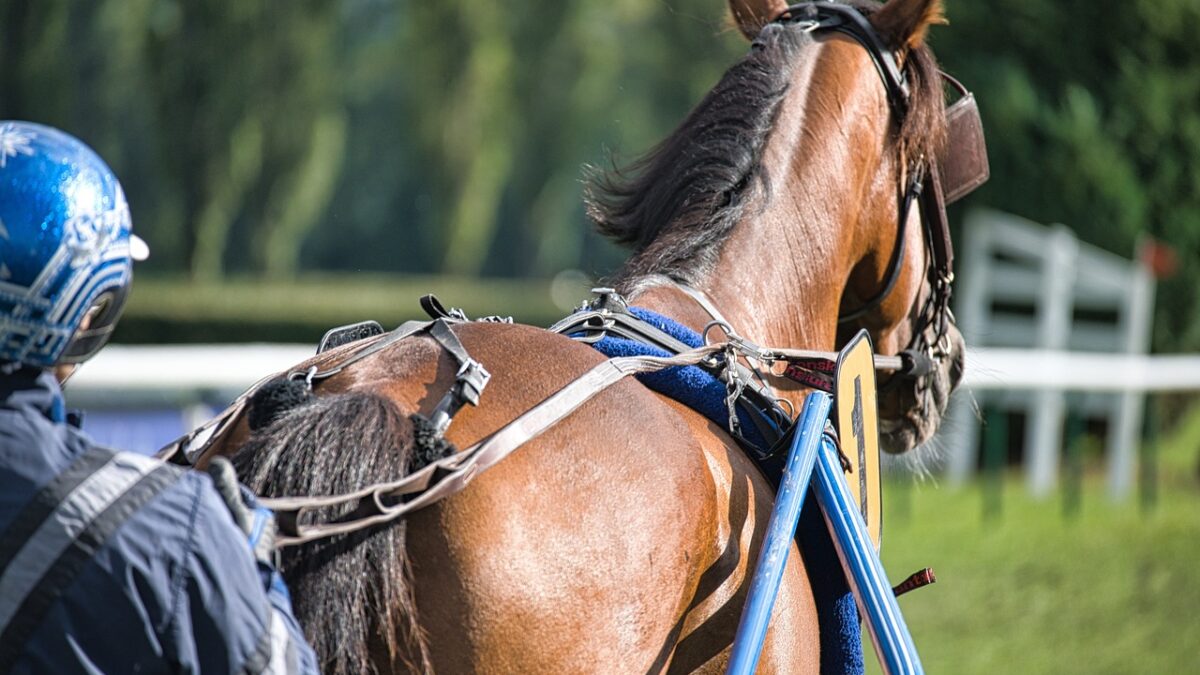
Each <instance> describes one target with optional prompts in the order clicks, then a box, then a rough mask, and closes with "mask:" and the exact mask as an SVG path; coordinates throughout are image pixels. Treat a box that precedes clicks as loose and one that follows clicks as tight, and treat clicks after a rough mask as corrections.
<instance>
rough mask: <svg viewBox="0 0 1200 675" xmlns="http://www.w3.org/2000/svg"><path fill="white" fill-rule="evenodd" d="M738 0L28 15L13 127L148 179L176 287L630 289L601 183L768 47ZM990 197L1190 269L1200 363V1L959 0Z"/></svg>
mask: <svg viewBox="0 0 1200 675" xmlns="http://www.w3.org/2000/svg"><path fill="white" fill-rule="evenodd" d="M725 11H726V10H725V3H724V1H723V0H653V1H651V0H555V1H551V0H511V1H510V2H508V3H507V4H504V5H499V4H495V3H492V4H482V5H481V4H478V3H468V2H466V1H465V0H443V1H441V2H420V1H418V0H292V1H287V0H238V1H237V2H233V1H231V0H186V1H185V0H95V1H94V2H90V3H83V2H73V1H71V0H38V1H37V2H31V1H29V0H0V116H3V117H18V118H25V119H33V120H37V121H42V122H45V123H48V124H53V125H56V126H60V127H63V128H65V129H67V130H69V131H71V132H73V133H75V134H77V135H79V136H81V137H82V138H83V139H84V140H86V141H88V142H89V143H91V144H92V145H94V146H95V147H96V148H97V149H98V150H99V151H100V152H101V153H102V154H103V155H104V157H105V158H106V159H108V160H109V162H110V163H111V164H113V166H114V168H115V169H116V170H117V171H118V173H119V175H121V176H122V180H123V182H124V184H125V186H126V190H127V193H128V195H129V199H130V205H131V207H132V208H133V211H134V220H135V226H136V227H137V228H138V230H139V231H140V232H142V233H143V234H145V235H146V236H147V238H148V239H149V241H150V243H151V244H152V246H153V248H154V256H153V257H152V259H151V261H150V269H152V270H159V271H184V270H186V272H187V273H188V274H190V275H191V276H193V277H195V278H215V277H219V276H221V275H223V274H226V273H227V272H228V271H234V272H249V273H252V274H260V275H272V276H287V275H290V274H292V273H294V272H295V271H296V270H297V269H298V268H301V267H304V268H319V269H335V270H386V271H393V272H430V273H436V272H455V273H460V274H478V273H484V274H489V275H506V276H517V275H530V274H535V275H550V274H554V273H556V272H558V271H559V270H561V269H564V268H571V267H578V268H583V269H585V270H586V271H588V272H590V273H593V274H603V273H605V272H607V271H608V270H610V269H612V267H613V266H615V265H616V264H617V263H618V262H619V260H620V258H621V256H622V253H621V252H619V251H617V250H616V249H615V248H613V247H612V246H609V245H607V244H605V243H603V242H602V241H601V240H600V239H599V238H598V237H597V236H596V235H595V234H594V233H592V232H591V231H590V230H589V229H588V227H587V226H586V224H585V223H584V219H583V215H582V209H581V205H580V202H581V200H580V193H581V189H582V185H581V177H582V174H581V171H580V167H581V166H582V165H584V164H585V163H590V164H594V165H599V166H606V165H607V164H608V162H609V160H610V156H609V155H610V153H611V154H614V155H616V156H619V157H620V158H621V159H628V158H629V157H631V156H632V155H635V154H638V153H640V152H643V151H645V150H646V149H648V148H649V147H650V146H651V145H652V144H653V143H654V142H655V141H657V140H659V139H661V138H662V137H664V136H665V135H666V134H667V133H668V132H669V131H670V129H671V127H672V126H673V125H675V124H677V123H678V122H679V120H681V119H682V118H683V117H684V115H685V114H686V111H687V110H688V109H689V108H690V107H691V106H692V105H694V104H695V102H696V101H698V100H699V98H700V97H701V96H702V95H703V93H704V91H705V90H707V89H708V88H709V87H710V86H711V85H712V84H713V83H714V82H715V81H716V80H717V78H718V77H719V76H720V74H721V72H722V71H723V69H724V68H726V67H728V66H729V65H730V64H731V63H733V61H734V60H735V59H737V58H738V57H739V56H740V55H741V54H742V53H744V51H745V49H746V45H745V42H744V41H743V40H742V39H741V38H740V36H738V35H737V34H736V31H732V30H729V29H728V28H727V27H726V26H725V25H724V24H723V23H722V22H723V17H724V12H725ZM948 12H949V16H950V19H951V21H952V25H951V26H950V27H948V28H940V29H937V30H935V31H934V32H933V34H932V42H933V45H934V47H935V49H936V50H937V51H938V54H939V56H940V57H941V58H942V61H943V63H944V65H945V66H946V67H947V69H948V70H949V71H950V72H952V73H954V74H957V75H959V76H961V78H962V79H963V80H965V81H966V82H967V83H968V84H969V85H970V86H971V87H972V88H973V89H974V90H975V91H976V93H977V95H978V98H979V101H980V106H981V108H982V112H983V115H984V124H985V126H986V128H987V133H988V137H989V139H990V142H991V147H990V151H991V159H992V170H993V174H992V175H993V178H992V181H991V182H990V183H989V184H988V185H986V186H985V187H984V188H983V189H982V190H980V191H979V192H978V193H977V194H975V195H972V196H971V197H969V198H968V199H969V201H968V205H969V204H971V203H974V204H983V203H986V204H988V205H990V206H994V207H998V208H1001V209H1007V210H1011V211H1014V212H1017V213H1020V214H1022V215H1025V216H1027V217H1030V218H1032V219H1035V220H1039V221H1042V222H1056V221H1057V222H1063V223H1066V224H1068V225H1069V226H1071V227H1073V228H1075V230H1076V231H1077V232H1078V233H1079V234H1080V236H1081V237H1082V238H1084V239H1085V240H1088V241H1090V242H1093V243H1096V244H1099V245H1101V246H1104V247H1106V248H1108V249H1110V250H1112V251H1114V252H1117V253H1120V254H1123V255H1131V254H1132V253H1133V251H1134V246H1135V244H1136V242H1137V240H1138V238H1139V237H1140V236H1142V235H1143V234H1150V235H1153V236H1154V237H1156V238H1158V239H1160V240H1162V241H1164V242H1166V243H1168V244H1169V245H1172V246H1174V247H1175V248H1176V250H1177V251H1178V253H1179V256H1178V257H1179V260H1180V267H1179V273H1178V276H1177V277H1176V278H1174V279H1171V280H1168V281H1166V282H1164V283H1163V285H1162V286H1161V287H1160V293H1159V296H1158V297H1159V301H1158V315H1157V322H1158V323H1157V331H1156V340H1157V345H1156V346H1157V347H1158V348H1159V349H1167V350H1180V349H1200V162H1197V161H1196V160H1195V158H1196V157H1200V112H1198V111H1197V105H1196V104H1197V102H1200V58H1197V57H1198V56H1200V54H1198V50H1197V48H1196V46H1195V35H1197V34H1200V3H1197V2H1196V0H1158V1H1157V2H1154V3H1151V2H1149V1H1148V0H1130V2H1126V3H1118V4H1111V3H1110V4H1104V5H1097V4H1095V3H1089V2H1084V0H1065V1H1056V2H1051V1H1050V0H997V2H993V3H985V4H980V3H968V2H961V1H959V2H955V1H954V0H952V1H951V2H950V4H949V7H948Z"/></svg>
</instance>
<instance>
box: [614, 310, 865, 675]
mask: <svg viewBox="0 0 1200 675" xmlns="http://www.w3.org/2000/svg"><path fill="white" fill-rule="evenodd" d="M629 312H630V313H631V314H633V315H634V316H636V317H637V318H639V319H641V320H642V321H645V322H647V323H649V324H651V325H653V326H654V327H655V328H657V329H659V330H661V331H663V332H664V333H666V334H668V335H670V336H671V337H673V338H675V339H676V340H679V341H680V342H683V343H684V344H686V345H688V346H691V347H699V346H701V345H703V344H704V340H703V338H702V337H701V336H700V334H699V333H697V332H696V331H694V330H692V329H690V328H688V327H687V326H684V325H682V324H679V323H677V322H675V321H674V320H673V319H670V318H667V317H665V316H663V315H661V314H658V313H656V312H652V311H650V310H648V309H643V308H641V307H630V308H629ZM592 346H593V347H595V348H596V349H597V350H599V351H600V352H601V353H603V354H604V355H605V356H608V357H610V358H612V357H617V356H669V354H668V353H667V352H665V351H663V350H662V349H659V348H658V347H653V346H651V345H647V344H644V343H642V342H638V341H636V340H629V339H626V338H622V337H614V336H612V335H607V336H605V337H604V338H602V339H600V340H597V341H596V342H594V343H592ZM637 378H638V380H639V381H641V383H642V384H644V385H646V386H647V387H649V388H650V389H653V390H654V391H657V392H659V393H660V394H663V395H664V396H668V397H670V398H672V399H674V400H676V401H679V402H680V403H682V404H684V405H686V406H688V407H689V408H691V409H693V410H695V411H696V412H698V413H700V414H702V415H704V416H705V417H707V418H708V419H710V420H712V421H713V422H715V423H716V424H718V425H720V426H721V428H723V429H728V428H729V410H728V408H727V407H726V405H725V385H724V384H722V383H721V381H720V380H718V379H717V378H715V377H713V376H712V375H711V374H710V373H708V372H707V371H705V370H704V369H702V368H698V367H696V366H677V367H674V368H666V369H664V370H660V371H658V372H655V373H643V374H640V375H638V376H637ZM738 418H739V420H740V421H741V423H742V430H743V432H744V434H745V436H746V440H748V441H750V442H752V443H755V444H756V445H758V446H759V447H766V445H767V444H766V443H765V441H764V439H763V438H762V436H761V434H760V433H759V432H758V429H757V427H755V425H754V424H753V423H752V422H751V420H750V419H749V417H748V416H747V415H746V413H744V412H743V411H741V410H739V411H738ZM765 472H766V473H768V474H769V473H770V472H769V471H765ZM767 478H768V479H769V480H770V481H771V482H772V483H773V484H775V485H776V486H778V484H779V475H778V474H776V475H768V476H767ZM796 541H797V543H798V544H799V547H800V552H801V555H803V557H804V562H805V567H806V568H807V570H808V580H809V583H811V584H812V591H813V598H814V599H815V600H816V605H817V619H818V622H819V624H820V630H821V672H822V673H847V674H855V675H856V674H858V673H862V672H863V652H862V631H861V629H860V627H859V620H858V608H857V607H856V606H855V604H854V596H853V595H852V594H851V593H850V587H849V585H848V584H847V583H846V576H845V573H844V572H843V571H842V565H841V563H840V562H839V561H838V557H837V552H836V551H835V550H834V548H833V541H832V540H831V539H830V537H829V531H828V530H827V529H826V527H825V521H824V519H822V518H821V514H820V511H819V507H818V506H817V502H816V497H815V496H814V495H813V493H812V491H811V490H810V491H809V493H808V497H807V498H806V500H805V503H804V508H803V509H802V510H801V512H800V524H799V526H798V527H797V530H796Z"/></svg>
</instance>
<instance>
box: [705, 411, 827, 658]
mask: <svg viewBox="0 0 1200 675" xmlns="http://www.w3.org/2000/svg"><path fill="white" fill-rule="evenodd" d="M829 406H830V397H829V395H828V394H826V393H823V392H813V393H811V394H809V395H808V398H806V399H805V400H804V408H803V409H802V410H801V411H800V420H799V421H798V422H797V427H796V435H795V436H794V437H793V438H792V447H791V449H790V450H789V451H788V459H787V464H786V465H785V466H784V470H783V479H782V480H781V481H780V483H779V492H778V493H777V494H776V495H775V508H774V510H773V511H772V512H771V520H770V521H769V522H768V523H767V536H766V538H765V539H764V540H763V546H762V550H761V551H759V553H758V562H757V563H756V564H755V567H754V577H753V581H752V582H751V585H750V594H749V597H748V598H747V599H746V606H745V607H744V608H743V609H742V618H741V620H740V621H739V622H738V629H737V634H736V635H735V637H734V641H733V652H732V653H731V654H730V657H729V669H728V670H727V671H726V672H727V673H730V675H749V674H750V673H753V672H754V667H755V666H756V665H757V664H758V657H759V655H760V654H761V653H762V646H763V640H765V639H766V637H767V623H768V622H769V621H770V619H771V608H772V607H774V606H775V598H776V596H778V595H779V581H780V579H782V578H783V568H784V565H785V564H786V563H787V558H788V551H789V550H790V549H791V546H792V537H793V536H794V535H795V532H796V523H797V522H798V521H799V519H800V507H801V506H802V505H803V504H804V495H805V493H806V492H807V490H808V485H809V479H810V478H811V476H812V474H813V464H814V463H815V462H816V459H817V455H818V451H819V449H820V446H821V439H822V438H823V436H824V431H825V420H827V419H828V418H829Z"/></svg>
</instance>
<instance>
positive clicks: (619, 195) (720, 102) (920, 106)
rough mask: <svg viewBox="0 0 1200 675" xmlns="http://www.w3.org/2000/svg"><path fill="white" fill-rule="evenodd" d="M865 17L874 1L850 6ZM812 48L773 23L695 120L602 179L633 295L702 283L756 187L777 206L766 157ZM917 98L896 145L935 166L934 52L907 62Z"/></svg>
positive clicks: (600, 219) (594, 198)
mask: <svg viewBox="0 0 1200 675" xmlns="http://www.w3.org/2000/svg"><path fill="white" fill-rule="evenodd" d="M848 4H851V5H853V6H854V7H856V8H857V9H858V10H859V11H861V12H862V13H863V14H864V15H869V14H871V13H872V12H874V11H875V10H876V9H878V7H879V5H878V4H877V3H874V2H871V1H870V0H850V2H848ZM811 41H812V39H811V37H810V35H809V34H808V33H807V32H805V31H804V30H802V29H799V28H797V27H796V26H794V25H788V24H780V23H772V24H768V25H767V26H766V27H765V28H763V30H762V32H761V33H759V35H758V37H757V38H756V39H755V40H754V43H753V45H752V47H751V50H750V53H749V54H747V55H746V56H745V57H744V58H743V59H742V60H741V61H739V62H738V63H736V64H735V65H734V66H733V67H732V68H730V69H729V70H728V71H726V73H725V75H724V76H723V77H722V78H721V80H720V82H718V83H717V85H716V86H715V87H714V88H713V89H712V91H710V92H709V93H708V95H706V96H705V97H704V99H703V100H702V101H701V102H700V104H699V105H698V106H696V108H695V109H694V110H692V112H691V113H690V114H689V115H688V117H687V119H685V120H684V121H683V123H682V124H680V125H679V127H678V128H677V129H676V130H675V131H674V132H673V133H672V134H671V135H670V136H669V137H668V138H667V139H666V140H665V141H663V142H662V143H661V144H660V145H658V146H657V147H656V148H654V149H653V150H651V151H650V152H649V153H647V154H646V155H645V156H644V157H642V158H640V159H638V160H636V161H634V162H633V163H632V164H631V165H630V166H629V167H627V168H626V169H624V170H622V169H613V170H612V171H610V172H607V173H605V172H598V173H597V174H596V175H594V177H593V178H592V180H591V184H590V185H589V187H588V190H587V195H586V198H587V207H588V215H589V216H590V217H591V219H592V221H593V222H594V223H595V224H596V227H597V228H598V229H599V231H600V232H601V233H603V234H605V235H608V236H609V237H612V238H613V239H614V240H616V241H617V242H618V243H621V244H625V245H628V246H630V247H631V248H632V249H633V256H632V257H631V258H630V259H629V261H628V262H626V264H625V267H624V269H623V270H622V271H621V272H620V273H619V274H618V275H617V279H618V281H617V282H616V285H617V286H618V287H619V288H620V290H623V291H626V292H628V291H629V290H630V288H629V287H630V286H631V285H633V284H635V283H636V281H637V280H638V279H639V278H642V277H646V276H652V275H662V276H666V277H669V278H671V279H674V280H676V281H679V282H683V283H689V284H695V283H697V282H698V281H699V279H701V278H702V277H704V276H705V275H706V274H707V273H708V271H709V270H710V269H711V268H712V265H713V264H714V263H715V262H716V259H717V255H718V253H719V252H720V248H721V245H722V244H723V243H724V242H725V240H726V239H728V237H729V233H730V231H731V230H732V229H733V227H734V225H736V224H737V223H738V222H739V221H740V220H742V219H743V218H744V217H745V216H746V213H745V210H746V206H747V204H748V203H750V202H751V198H752V197H753V196H755V194H756V190H755V187H756V186H759V187H760V189H761V191H762V192H761V196H762V197H763V198H762V200H760V202H759V203H760V204H766V203H767V202H769V200H770V198H771V195H770V194H769V192H768V190H769V185H770V182H769V181H768V180H767V177H768V176H767V168H766V167H765V166H763V151H764V148H765V147H766V145H767V141H768V140H769V139H770V135H771V131H772V129H773V127H774V125H775V121H776V119H777V117H778V115H779V110H780V107H781V104H782V103H783V100H784V97H785V95H786V93H787V90H788V86H789V83H790V81H791V77H792V73H793V71H794V67H795V65H796V63H797V61H798V58H797V57H798V54H799V52H800V51H801V50H802V48H803V47H804V46H805V45H807V44H808V43H810V42H811ZM905 70H906V74H907V76H908V79H909V87H910V91H911V92H912V96H911V99H910V102H909V111H908V113H907V115H906V117H905V119H904V121H903V124H902V126H901V127H900V129H899V130H898V133H897V134H896V135H895V137H894V140H895V141H896V142H897V143H899V145H900V147H901V149H902V151H903V152H905V153H906V154H908V155H910V156H914V157H920V156H925V157H933V156H935V154H934V153H935V151H936V149H937V147H938V145H939V144H940V143H941V142H942V138H943V136H944V128H945V116H944V112H943V110H944V108H943V106H944V99H943V94H942V90H941V86H942V85H941V79H940V77H939V75H938V70H937V64H936V62H935V61H934V58H933V54H932V52H930V50H929V48H928V47H926V46H923V45H922V46H921V47H919V48H918V49H916V50H914V51H913V52H911V53H910V54H909V55H908V57H907V58H906V63H905Z"/></svg>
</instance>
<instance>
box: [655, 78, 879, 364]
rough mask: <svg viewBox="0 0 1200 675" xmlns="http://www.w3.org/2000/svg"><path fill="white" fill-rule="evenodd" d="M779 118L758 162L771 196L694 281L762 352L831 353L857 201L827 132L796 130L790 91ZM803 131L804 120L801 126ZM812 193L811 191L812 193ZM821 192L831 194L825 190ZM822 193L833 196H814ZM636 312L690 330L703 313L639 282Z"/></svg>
mask: <svg viewBox="0 0 1200 675" xmlns="http://www.w3.org/2000/svg"><path fill="white" fill-rule="evenodd" d="M793 90H794V91H795V92H796V93H795V94H794V98H793V100H791V101H789V105H788V106H787V107H786V108H785V109H784V110H783V111H782V113H781V114H780V116H779V118H778V121H777V126H776V129H775V131H774V132H773V134H772V141H771V142H770V143H769V144H768V146H767V148H766V149H765V156H764V163H765V164H766V165H767V166H768V167H774V168H773V169H772V170H769V171H768V172H767V175H768V176H770V177H771V179H772V185H771V187H770V190H769V191H768V192H769V193H770V194H772V195H773V198H772V199H771V201H770V202H769V203H767V204H766V205H765V207H763V208H756V207H754V206H751V207H750V208H748V209H747V213H749V214H751V215H749V216H747V218H746V219H745V220H744V221H743V222H740V223H738V225H737V226H736V227H735V229H734V232H733V233H732V234H731V236H730V237H729V239H728V240H727V241H726V242H725V244H724V245H723V248H722V250H721V254H720V256H719V257H718V260H717V262H716V264H715V265H714V266H713V268H712V270H711V271H710V272H709V273H708V274H707V275H706V276H705V277H704V278H702V279H700V280H698V281H697V282H696V283H695V287H696V288H697V289H698V290H700V291H702V292H704V293H705V294H706V295H707V296H708V297H709V298H710V299H711V300H712V302H713V304H714V305H715V306H716V307H717V308H718V309H719V310H720V312H721V313H722V314H723V315H724V316H725V318H726V319H727V320H728V321H729V323H730V324H731V325H732V326H733V328H734V329H735V330H737V331H738V332H739V333H740V334H741V335H742V336H744V337H746V338H747V339H750V340H752V341H754V342H757V343H759V344H762V345H770V346H776V347H791V348H800V349H832V348H833V347H834V346H835V345H834V343H835V340H836V336H837V312H838V308H839V306H840V303H841V297H842V293H843V291H844V290H845V284H846V278H847V276H848V274H849V271H850V269H851V268H852V267H853V265H854V264H856V262H857V260H858V259H859V258H860V257H861V252H856V251H855V250H854V242H853V241H852V239H853V237H852V236H850V235H849V234H848V233H849V232H850V230H851V228H850V225H849V222H848V221H850V220H851V219H852V218H853V214H854V213H855V208H856V207H855V204H856V201H857V200H858V199H859V198H860V196H859V195H854V194H851V193H849V192H846V191H839V190H838V189H837V187H838V186H845V185H853V184H856V183H857V182H859V181H856V180H855V179H854V171H855V169H856V167H855V166H854V165H853V162H852V158H853V154H852V153H847V152H844V151H843V152H835V151H833V150H832V149H831V148H830V147H828V146H824V145H822V143H825V142H828V141H826V140H825V139H826V138H829V137H834V138H836V137H837V136H836V135H835V134H832V133H829V132H828V130H814V129H807V130H806V129H804V128H803V125H804V124H805V118H806V114H805V108H806V106H807V105H808V97H807V96H806V95H805V93H804V90H803V89H802V88H799V87H794V89H793ZM808 122H809V123H810V124H811V123H812V120H811V118H810V119H809V120H808ZM814 186H816V187H814ZM830 186H833V188H832V189H831V187H830ZM822 188H824V192H825V193H836V194H823V193H821V192H822ZM644 289H645V290H643V291H642V292H641V293H639V294H637V295H636V298H635V299H636V302H637V304H639V305H643V306H646V307H648V308H650V309H653V310H655V311H658V312H660V313H663V314H666V315H668V316H671V317H674V318H675V319H676V320H678V321H681V322H683V323H685V324H687V325H689V326H691V327H692V328H695V329H700V328H702V327H703V326H704V325H705V324H707V323H708V322H709V321H711V320H712V319H711V317H710V316H709V313H708V312H707V311H706V310H705V309H704V308H703V307H702V306H701V305H700V304H699V303H697V302H696V301H695V300H694V299H693V298H691V297H689V296H688V295H687V294H686V293H684V292H683V291H681V290H680V289H678V288H677V287H673V286H672V285H671V284H669V283H668V284H661V285H654V284H653V283H651V284H648V285H647V286H645V287H644Z"/></svg>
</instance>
